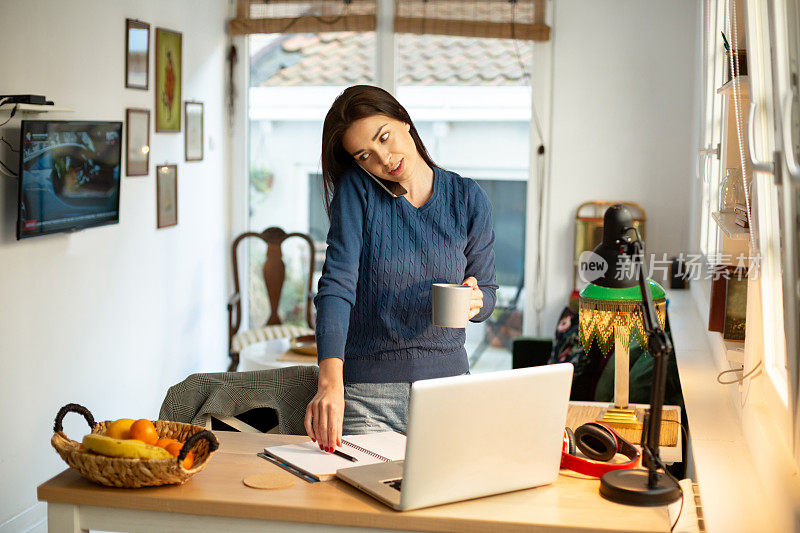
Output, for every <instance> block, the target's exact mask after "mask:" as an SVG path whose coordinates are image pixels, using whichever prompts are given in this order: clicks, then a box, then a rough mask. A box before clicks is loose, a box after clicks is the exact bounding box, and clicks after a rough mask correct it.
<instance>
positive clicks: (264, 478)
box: [242, 472, 294, 489]
mask: <svg viewBox="0 0 800 533" xmlns="http://www.w3.org/2000/svg"><path fill="white" fill-rule="evenodd" d="M242 483H244V484H245V485H247V486H248V487H253V488H254V489H288V488H289V487H291V486H292V485H294V478H293V477H292V475H291V474H286V473H284V472H270V473H269V474H254V475H252V476H247V477H246V478H244V479H243V480H242Z"/></svg>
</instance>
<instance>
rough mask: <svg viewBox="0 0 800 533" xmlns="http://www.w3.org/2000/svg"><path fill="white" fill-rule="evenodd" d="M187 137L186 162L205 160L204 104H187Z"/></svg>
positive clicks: (185, 146)
mask: <svg viewBox="0 0 800 533" xmlns="http://www.w3.org/2000/svg"><path fill="white" fill-rule="evenodd" d="M184 115H186V135H185V136H184V152H185V154H186V161H202V160H203V103H202V102H185V103H184Z"/></svg>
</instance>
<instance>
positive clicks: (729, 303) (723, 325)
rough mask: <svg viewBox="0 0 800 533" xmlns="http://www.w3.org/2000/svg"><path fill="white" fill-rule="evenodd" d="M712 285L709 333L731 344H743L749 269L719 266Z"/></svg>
mask: <svg viewBox="0 0 800 533" xmlns="http://www.w3.org/2000/svg"><path fill="white" fill-rule="evenodd" d="M715 268H716V269H718V270H717V271H716V272H715V275H714V279H713V281H712V282H711V307H710V309H709V313H708V330H709V331H718V332H720V333H722V338H723V339H725V340H728V341H744V331H745V316H746V315H747V269H746V268H737V267H734V266H731V265H717V266H716V267H715Z"/></svg>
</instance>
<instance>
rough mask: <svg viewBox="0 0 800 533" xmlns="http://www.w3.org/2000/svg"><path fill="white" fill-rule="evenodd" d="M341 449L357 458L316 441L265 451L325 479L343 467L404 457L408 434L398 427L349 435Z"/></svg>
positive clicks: (396, 459)
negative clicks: (321, 446)
mask: <svg viewBox="0 0 800 533" xmlns="http://www.w3.org/2000/svg"><path fill="white" fill-rule="evenodd" d="M339 449H340V450H341V451H342V452H344V453H346V454H348V455H350V456H352V457H353V458H355V459H356V462H352V461H348V460H347V459H344V458H343V457H339V456H338V455H334V454H332V453H326V452H323V451H322V450H320V449H319V445H317V444H316V443H314V442H302V443H299V444H284V445H282V446H272V447H270V448H264V453H265V454H267V455H269V456H270V457H274V458H276V459H279V460H281V461H283V462H285V463H287V464H289V465H291V466H292V467H294V468H296V469H297V470H299V471H300V472H302V473H304V474H307V475H309V476H311V477H315V478H317V479H319V480H321V481H325V480H328V479H331V478H332V477H334V476H335V475H336V471H337V470H338V469H340V468H347V467H351V466H363V465H370V464H375V463H381V462H384V463H385V462H389V461H398V460H401V459H403V458H404V457H405V454H406V437H405V435H403V434H402V433H397V432H396V431H384V432H381V433H368V434H366V435H348V436H345V437H342V447H341V448H339Z"/></svg>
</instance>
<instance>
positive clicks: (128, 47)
mask: <svg viewBox="0 0 800 533" xmlns="http://www.w3.org/2000/svg"><path fill="white" fill-rule="evenodd" d="M125 87H127V88H128V89H140V90H143V91H146V90H148V89H149V88H150V24H148V23H146V22H142V21H140V20H136V19H125Z"/></svg>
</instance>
